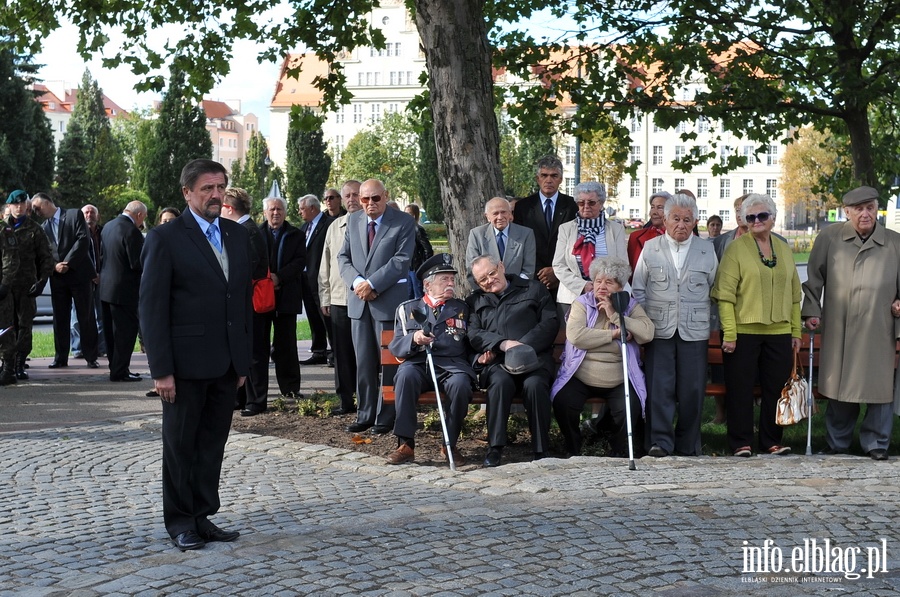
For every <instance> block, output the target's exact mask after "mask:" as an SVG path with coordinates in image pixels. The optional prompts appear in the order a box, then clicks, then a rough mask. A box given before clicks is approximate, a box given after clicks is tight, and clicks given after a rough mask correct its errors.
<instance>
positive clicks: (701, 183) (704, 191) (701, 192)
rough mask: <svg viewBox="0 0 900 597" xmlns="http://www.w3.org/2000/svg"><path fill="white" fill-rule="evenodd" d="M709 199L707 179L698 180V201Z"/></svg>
mask: <svg viewBox="0 0 900 597" xmlns="http://www.w3.org/2000/svg"><path fill="white" fill-rule="evenodd" d="M707 197H709V189H708V188H707V187H706V179H705V178H698V179H697V199H706V198H707Z"/></svg>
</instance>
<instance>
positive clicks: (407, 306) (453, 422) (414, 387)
mask: <svg viewBox="0 0 900 597" xmlns="http://www.w3.org/2000/svg"><path fill="white" fill-rule="evenodd" d="M416 276H417V277H418V278H419V280H421V281H422V284H423V286H424V290H425V292H424V295H423V296H422V298H420V299H414V300H411V301H406V302H405V303H401V304H400V306H399V307H398V308H397V317H396V321H395V323H394V339H393V340H392V341H391V344H390V350H391V354H393V355H394V356H395V357H397V358H398V359H403V362H402V363H401V364H400V366H399V367H398V368H397V373H396V375H395V376H394V392H395V399H394V404H395V406H396V410H397V418H396V420H395V423H394V435H396V436H397V449H396V450H394V451H393V452H391V453H390V454H389V455H388V457H387V460H388V462H389V463H390V464H402V463H404V462H411V461H412V460H414V458H415V452H414V450H415V439H414V436H415V433H416V403H417V402H418V399H419V394H421V393H422V389H423V388H428V387H431V386H432V379H431V372H430V371H428V370H427V368H426V367H427V365H426V351H425V347H426V346H430V347H431V353H432V359H433V361H434V366H435V369H436V371H435V375H436V376H437V379H438V383H439V384H440V386H441V387H440V395H441V398H446V399H447V400H449V403H450V408H449V409H447V410H445V412H446V413H447V432H448V434H449V436H450V449H451V451H452V454H453V462H454V464H455V465H457V466H462V465H463V464H465V458H464V457H463V455H462V454H461V453H460V452H459V450H457V448H456V440H457V439H458V438H459V433H460V430H461V429H462V423H463V420H464V419H465V418H466V413H467V411H468V408H469V402H471V400H472V383H473V382H474V381H475V372H474V371H473V370H472V365H471V359H470V358H469V350H468V344H467V343H466V327H467V321H468V319H469V308H468V306H467V305H466V303H464V302H463V301H461V300H459V299H456V298H453V290H454V288H455V285H456V269H455V268H454V267H453V257H452V256H451V255H449V254H447V253H439V254H437V255H435V256H433V257H431V258H430V259H428V261H426V262H425V263H423V264H422V265H421V266H420V267H419V269H418V270H416ZM417 312H418V313H419V314H424V315H425V316H426V317H425V319H424V320H422V323H420V322H419V321H416V314H417ZM419 319H420V320H421V319H422V316H421V315H419ZM441 453H442V454H444V455H446V448H444V449H442V450H441Z"/></svg>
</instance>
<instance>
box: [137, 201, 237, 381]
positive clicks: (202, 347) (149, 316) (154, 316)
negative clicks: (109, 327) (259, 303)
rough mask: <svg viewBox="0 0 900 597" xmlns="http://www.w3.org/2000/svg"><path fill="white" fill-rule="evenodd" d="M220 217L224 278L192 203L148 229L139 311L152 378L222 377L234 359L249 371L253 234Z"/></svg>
mask: <svg viewBox="0 0 900 597" xmlns="http://www.w3.org/2000/svg"><path fill="white" fill-rule="evenodd" d="M218 222H219V230H220V231H221V238H222V244H223V247H224V248H225V251H227V254H228V270H229V276H228V279H227V280H226V279H225V274H224V272H223V271H222V268H221V266H220V265H219V261H218V260H217V259H216V257H215V255H214V254H213V248H212V247H210V245H209V241H207V240H206V236H205V235H204V234H203V232H202V231H201V229H200V226H199V224H198V223H197V221H196V220H195V219H194V216H193V215H191V212H190V209H187V210H185V212H184V214H182V215H181V217H179V218H176V219H175V220H173V221H171V222H169V223H168V224H166V225H165V226H156V227H155V228H153V229H152V230H150V232H149V234H147V242H146V243H145V244H144V250H143V253H142V255H141V261H142V264H143V269H144V273H143V276H142V277H141V294H140V306H139V313H140V322H141V331H142V333H143V337H144V345H145V346H146V348H147V361H148V363H149V365H150V375H151V377H153V378H154V379H159V378H161V377H165V376H167V375H174V376H175V377H176V378H182V379H217V378H220V377H222V376H224V375H225V374H226V373H227V372H228V368H229V367H231V366H233V367H234V370H235V372H236V373H237V374H238V375H239V376H242V375H247V374H248V373H249V372H250V338H251V325H252V324H251V313H252V304H251V299H250V297H251V283H250V258H249V255H248V253H247V244H248V243H249V242H250V241H249V239H248V236H247V231H246V230H245V229H244V227H243V226H241V225H240V224H236V223H235V222H232V221H230V220H226V219H225V218H219V220H218Z"/></svg>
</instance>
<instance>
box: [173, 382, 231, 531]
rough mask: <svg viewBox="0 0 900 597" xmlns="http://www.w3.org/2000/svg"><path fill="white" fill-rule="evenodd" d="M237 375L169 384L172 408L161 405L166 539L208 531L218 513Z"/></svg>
mask: <svg viewBox="0 0 900 597" xmlns="http://www.w3.org/2000/svg"><path fill="white" fill-rule="evenodd" d="M236 384H237V373H236V372H235V371H234V368H232V367H229V369H228V372H227V373H226V374H225V375H223V376H222V377H220V378H217V379H182V378H179V377H176V378H175V402H165V401H163V403H162V406H163V411H162V439H163V463H162V487H163V518H164V520H165V525H166V530H167V531H168V532H169V535H170V536H171V537H173V538H174V537H176V536H177V535H179V534H181V533H183V532H185V531H196V532H199V531H201V530H203V529H205V528H209V524H210V523H209V522H208V521H207V517H209V516H212V515H213V514H215V513H216V512H218V510H219V505H220V504H219V478H220V476H221V472H222V458H223V456H224V454H225V442H226V440H227V439H228V431H229V429H230V428H231V416H232V412H233V409H234V389H235V386H236Z"/></svg>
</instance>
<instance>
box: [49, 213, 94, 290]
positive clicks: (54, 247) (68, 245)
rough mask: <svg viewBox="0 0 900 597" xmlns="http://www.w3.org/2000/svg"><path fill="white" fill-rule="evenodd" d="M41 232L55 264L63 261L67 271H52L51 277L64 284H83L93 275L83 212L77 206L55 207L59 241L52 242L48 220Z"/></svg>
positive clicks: (89, 241) (88, 235)
mask: <svg viewBox="0 0 900 597" xmlns="http://www.w3.org/2000/svg"><path fill="white" fill-rule="evenodd" d="M43 228H44V232H45V233H46V234H47V238H49V239H50V251H51V252H52V254H53V259H54V262H55V263H60V262H63V261H65V262H67V263H68V264H69V271H67V272H66V273H64V274H58V273H56V271H54V272H53V274H52V276H53V277H54V278H56V279H62V280H63V281H64V282H66V284H70V285H71V284H84V283H87V282H90V281H91V280H93V279H94V278H95V277H97V270H96V269H95V268H94V262H93V261H92V260H91V256H90V250H91V238H90V232H89V231H88V227H87V222H85V221H84V214H83V213H81V210H80V209H63V208H61V207H60V208H59V242H58V243H55V242H54V240H55V239H54V238H53V233H52V232H51V230H50V220H45V221H44V223H43Z"/></svg>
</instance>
